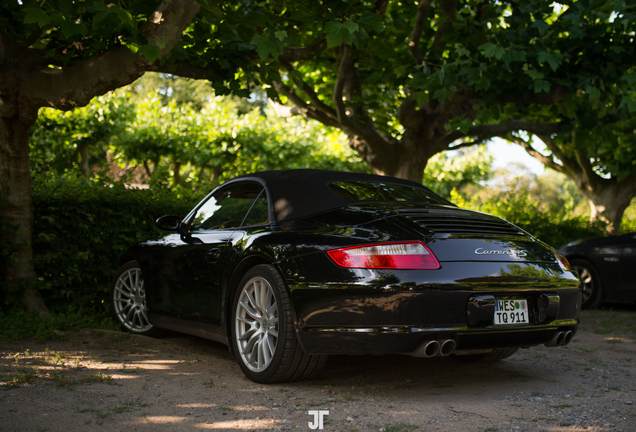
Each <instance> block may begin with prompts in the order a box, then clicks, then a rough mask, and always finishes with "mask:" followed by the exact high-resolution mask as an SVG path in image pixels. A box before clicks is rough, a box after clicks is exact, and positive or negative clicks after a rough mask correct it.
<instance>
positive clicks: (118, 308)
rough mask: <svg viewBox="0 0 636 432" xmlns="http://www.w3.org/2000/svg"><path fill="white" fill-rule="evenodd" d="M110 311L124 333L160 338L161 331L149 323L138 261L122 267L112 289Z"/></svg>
mask: <svg viewBox="0 0 636 432" xmlns="http://www.w3.org/2000/svg"><path fill="white" fill-rule="evenodd" d="M110 309H111V312H112V315H113V318H114V320H115V321H116V322H117V323H118V324H119V325H120V326H121V327H122V329H123V330H124V331H129V332H132V333H135V334H138V335H144V336H159V334H160V333H161V330H160V329H158V328H156V327H154V326H153V325H152V324H150V322H149V321H148V313H147V311H148V309H147V307H146V290H145V288H144V280H143V277H142V275H141V268H140V267H139V264H137V261H129V262H127V263H126V264H124V265H123V266H121V267H120V268H119V269H118V270H117V273H115V276H114V277H113V282H112V284H111V288H110Z"/></svg>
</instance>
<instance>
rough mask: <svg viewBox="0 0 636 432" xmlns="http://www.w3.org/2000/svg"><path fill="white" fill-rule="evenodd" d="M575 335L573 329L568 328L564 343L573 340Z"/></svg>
mask: <svg viewBox="0 0 636 432" xmlns="http://www.w3.org/2000/svg"><path fill="white" fill-rule="evenodd" d="M573 337H574V333H573V332H572V330H568V331H566V332H565V337H564V338H563V345H564V346H565V345H567V344H569V343H570V342H571V341H572V338H573Z"/></svg>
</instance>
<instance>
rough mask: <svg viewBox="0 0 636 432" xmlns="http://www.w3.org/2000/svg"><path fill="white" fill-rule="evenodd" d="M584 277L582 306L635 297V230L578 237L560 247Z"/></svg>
mask: <svg viewBox="0 0 636 432" xmlns="http://www.w3.org/2000/svg"><path fill="white" fill-rule="evenodd" d="M559 250H560V251H561V253H563V254H564V255H565V256H566V257H567V258H568V260H569V261H570V263H571V265H572V267H573V269H574V270H575V271H576V272H577V273H578V274H579V275H580V277H581V289H582V293H583V308H596V307H598V306H600V305H601V303H602V302H603V301H604V300H605V299H606V298H608V299H613V300H636V282H634V279H632V277H631V272H630V270H631V269H632V268H633V267H634V266H636V233H631V234H624V235H620V236H610V237H597V238H590V239H585V240H577V241H574V242H571V243H568V244H566V245H565V246H563V247H562V248H560V249H559Z"/></svg>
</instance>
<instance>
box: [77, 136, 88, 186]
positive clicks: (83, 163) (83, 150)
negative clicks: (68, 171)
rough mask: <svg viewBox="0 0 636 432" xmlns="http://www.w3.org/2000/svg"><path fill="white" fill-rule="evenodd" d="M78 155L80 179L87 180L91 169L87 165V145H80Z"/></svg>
mask: <svg viewBox="0 0 636 432" xmlns="http://www.w3.org/2000/svg"><path fill="white" fill-rule="evenodd" d="M77 150H78V151H79V154H80V169H81V171H82V177H84V179H85V180H88V179H89V178H90V176H91V168H90V166H89V164H88V144H80V145H79V147H78V149H77Z"/></svg>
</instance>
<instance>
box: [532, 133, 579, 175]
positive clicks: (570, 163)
mask: <svg viewBox="0 0 636 432" xmlns="http://www.w3.org/2000/svg"><path fill="white" fill-rule="evenodd" d="M535 135H536V136H538V137H539V138H540V139H541V141H543V143H544V144H545V146H546V147H547V148H548V150H550V152H552V154H553V155H554V156H556V158H557V159H559V160H560V161H561V163H562V164H563V166H564V167H565V168H566V169H568V170H569V171H570V172H571V173H572V175H576V174H579V173H580V172H581V166H580V165H579V164H578V163H577V162H576V161H574V160H572V159H570V158H569V157H568V156H567V155H566V154H565V153H563V151H562V150H561V149H560V148H559V146H557V145H556V144H555V143H554V141H553V140H552V138H550V134H541V133H535Z"/></svg>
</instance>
